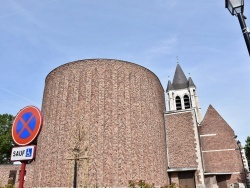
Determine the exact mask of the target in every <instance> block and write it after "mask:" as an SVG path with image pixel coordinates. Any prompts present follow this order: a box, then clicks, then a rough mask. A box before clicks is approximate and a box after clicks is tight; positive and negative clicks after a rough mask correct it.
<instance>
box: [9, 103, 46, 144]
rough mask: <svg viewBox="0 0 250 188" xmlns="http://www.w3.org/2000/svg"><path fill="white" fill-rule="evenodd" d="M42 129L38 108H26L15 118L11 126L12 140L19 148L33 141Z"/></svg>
mask: <svg viewBox="0 0 250 188" xmlns="http://www.w3.org/2000/svg"><path fill="white" fill-rule="evenodd" d="M41 127H42V115H41V112H40V110H39V109H38V108H36V107H34V106H27V107H25V108H23V109H22V110H21V111H20V112H19V113H18V114H17V116H16V118H15V120H14V123H13V126H12V138H13V140H14V142H15V143H16V144H18V145H20V146H25V145H28V144H30V143H31V142H32V141H34V140H35V139H36V137H37V135H38V134H39V132H40V130H41Z"/></svg>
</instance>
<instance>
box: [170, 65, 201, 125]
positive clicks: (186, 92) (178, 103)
mask: <svg viewBox="0 0 250 188" xmlns="http://www.w3.org/2000/svg"><path fill="white" fill-rule="evenodd" d="M166 92H167V94H168V107H169V111H178V110H188V109H195V111H196V113H197V119H198V122H200V121H201V118H202V117H201V109H200V105H199V99H198V96H197V95H196V86H195V84H194V82H193V80H192V78H191V77H189V78H188V79H187V77H186V75H185V74H184V72H183V70H182V68H181V66H180V65H179V64H177V66H176V69H175V74H174V79H173V82H172V83H171V81H170V80H169V81H168V85H167V90H166Z"/></svg>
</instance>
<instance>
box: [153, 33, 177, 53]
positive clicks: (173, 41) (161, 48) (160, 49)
mask: <svg viewBox="0 0 250 188" xmlns="http://www.w3.org/2000/svg"><path fill="white" fill-rule="evenodd" d="M177 43H178V39H177V37H176V36H174V37H172V38H170V39H167V40H165V41H161V42H159V43H158V44H156V45H155V46H153V47H151V48H150V49H149V50H148V52H149V53H150V54H151V55H157V56H158V55H164V54H171V53H172V52H173V51H175V47H176V45H177Z"/></svg>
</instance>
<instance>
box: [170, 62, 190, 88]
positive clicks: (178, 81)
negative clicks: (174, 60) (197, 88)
mask: <svg viewBox="0 0 250 188" xmlns="http://www.w3.org/2000/svg"><path fill="white" fill-rule="evenodd" d="M173 87H174V88H175V89H184V88H187V87H188V80H187V77H186V75H185V74H184V72H183V70H182V68H181V66H180V65H179V64H177V66H176V69H175V74H174V79H173Z"/></svg>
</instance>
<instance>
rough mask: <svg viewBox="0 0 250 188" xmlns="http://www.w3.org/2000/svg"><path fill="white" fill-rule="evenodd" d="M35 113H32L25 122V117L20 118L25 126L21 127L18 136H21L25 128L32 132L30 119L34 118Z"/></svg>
mask: <svg viewBox="0 0 250 188" xmlns="http://www.w3.org/2000/svg"><path fill="white" fill-rule="evenodd" d="M33 117H34V115H32V116H31V117H30V118H29V119H28V121H27V122H25V121H24V120H23V118H20V121H21V122H22V123H23V128H22V129H21V131H20V132H19V134H18V136H20V134H22V132H23V131H24V129H25V128H26V129H27V130H28V132H29V133H30V134H31V133H32V132H33V131H32V130H31V129H30V127H29V123H30V121H31V120H32V119H33Z"/></svg>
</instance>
